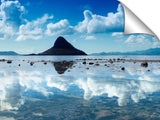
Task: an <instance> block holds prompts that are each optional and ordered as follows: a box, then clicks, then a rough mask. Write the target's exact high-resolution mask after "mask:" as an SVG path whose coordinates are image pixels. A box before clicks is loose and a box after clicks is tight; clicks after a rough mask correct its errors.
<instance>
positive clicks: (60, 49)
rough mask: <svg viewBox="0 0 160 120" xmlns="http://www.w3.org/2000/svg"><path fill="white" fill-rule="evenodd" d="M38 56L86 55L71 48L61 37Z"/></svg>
mask: <svg viewBox="0 0 160 120" xmlns="http://www.w3.org/2000/svg"><path fill="white" fill-rule="evenodd" d="M38 55H87V54H86V53H85V52H83V51H82V50H79V49H77V48H75V47H73V46H72V45H71V44H70V43H69V42H68V41H67V40H66V39H64V38H63V37H61V36H60V37H58V38H57V39H56V41H55V43H54V45H53V47H51V48H50V49H48V50H46V51H44V52H42V53H39V54H38Z"/></svg>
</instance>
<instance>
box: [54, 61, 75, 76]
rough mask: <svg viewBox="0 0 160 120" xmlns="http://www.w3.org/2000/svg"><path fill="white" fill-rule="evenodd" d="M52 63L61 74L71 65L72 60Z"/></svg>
mask: <svg viewBox="0 0 160 120" xmlns="http://www.w3.org/2000/svg"><path fill="white" fill-rule="evenodd" d="M53 65H54V67H55V70H56V71H57V72H58V73H59V74H63V73H64V72H65V71H66V70H67V69H68V68H70V67H72V65H73V61H69V62H67V61H62V62H54V64H53Z"/></svg>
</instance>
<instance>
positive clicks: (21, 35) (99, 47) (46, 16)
mask: <svg viewBox="0 0 160 120" xmlns="http://www.w3.org/2000/svg"><path fill="white" fill-rule="evenodd" d="M0 4H1V5H0V28H1V29H0V51H16V52H18V53H39V52H42V51H44V50H46V49H48V48H50V47H52V46H53V44H54V42H55V40H56V38H57V37H58V36H63V37H65V38H66V39H67V40H68V41H69V42H70V43H72V44H73V45H74V46H75V47H77V48H79V49H81V50H84V51H85V52H86V53H95V52H111V51H120V52H125V51H134V50H144V49H148V48H157V47H160V43H159V41H158V40H157V39H156V38H154V37H152V36H149V35H143V34H135V35H127V36H124V35H123V34H122V32H123V30H124V13H123V8H122V6H121V5H120V3H119V2H117V1H116V0H38V1H37V0H1V3H0Z"/></svg>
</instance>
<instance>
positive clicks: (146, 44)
mask: <svg viewBox="0 0 160 120" xmlns="http://www.w3.org/2000/svg"><path fill="white" fill-rule="evenodd" d="M125 43H126V44H127V45H129V46H131V47H141V48H142V47H143V48H145V49H148V48H156V47H160V42H159V41H158V39H156V38H155V37H151V36H149V35H130V36H129V37H128V39H127V40H126V41H125Z"/></svg>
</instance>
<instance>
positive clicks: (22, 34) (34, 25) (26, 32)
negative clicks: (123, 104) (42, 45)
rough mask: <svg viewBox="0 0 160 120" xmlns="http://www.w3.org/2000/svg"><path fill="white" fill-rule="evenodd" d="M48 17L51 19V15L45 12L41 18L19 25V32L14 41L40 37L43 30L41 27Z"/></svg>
mask: <svg viewBox="0 0 160 120" xmlns="http://www.w3.org/2000/svg"><path fill="white" fill-rule="evenodd" d="M48 19H53V16H48V15H47V14H45V15H44V16H43V17H42V18H38V19H37V20H35V21H32V22H29V21H27V23H26V24H25V25H24V24H23V25H21V26H20V27H19V33H18V35H19V36H18V37H17V39H16V41H24V40H38V39H41V38H42V36H43V33H44V32H45V30H44V29H43V28H42V27H43V26H44V24H45V23H46V22H47V20H48Z"/></svg>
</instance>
